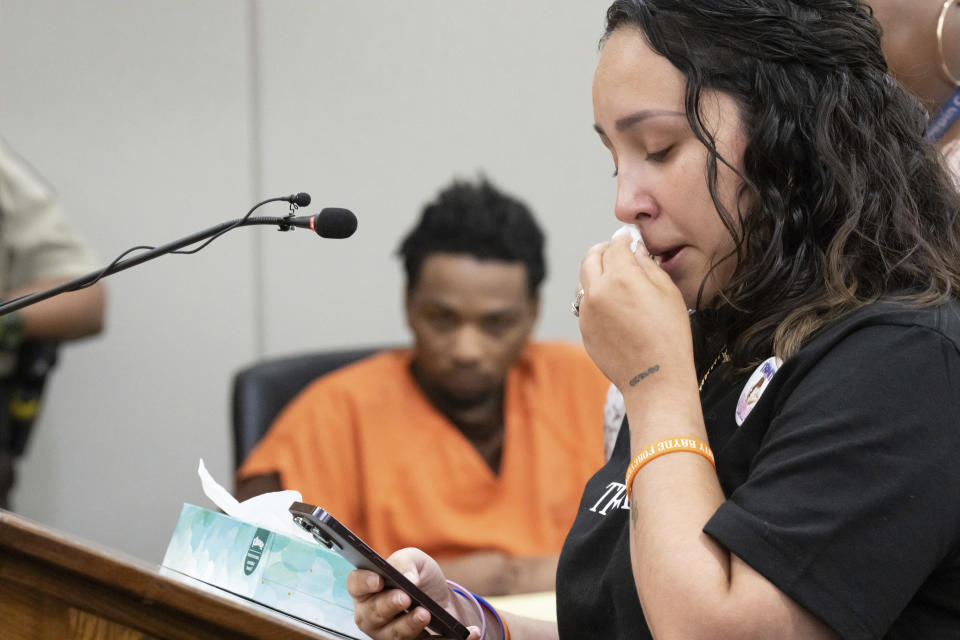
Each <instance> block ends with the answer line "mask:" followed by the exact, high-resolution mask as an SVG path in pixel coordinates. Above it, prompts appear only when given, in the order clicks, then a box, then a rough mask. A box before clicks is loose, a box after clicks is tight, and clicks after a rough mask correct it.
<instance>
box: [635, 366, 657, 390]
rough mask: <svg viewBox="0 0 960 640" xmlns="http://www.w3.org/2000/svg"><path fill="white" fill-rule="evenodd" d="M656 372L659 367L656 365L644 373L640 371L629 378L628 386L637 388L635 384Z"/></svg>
mask: <svg viewBox="0 0 960 640" xmlns="http://www.w3.org/2000/svg"><path fill="white" fill-rule="evenodd" d="M657 371H660V365H658V364H655V365H653V366H652V367H650V368H649V369H647V370H646V371H641V372H640V373H638V374H637V375H635V376H633V377H632V378H630V386H631V387H635V386H637V383H639V382H640V381H641V380H643V379H644V378H646V377H649V376H652V375H653V374H655V373H656V372H657Z"/></svg>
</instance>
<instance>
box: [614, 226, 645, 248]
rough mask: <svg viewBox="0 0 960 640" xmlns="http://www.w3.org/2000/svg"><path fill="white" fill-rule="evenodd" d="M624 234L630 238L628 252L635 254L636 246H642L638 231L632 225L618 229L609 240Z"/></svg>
mask: <svg viewBox="0 0 960 640" xmlns="http://www.w3.org/2000/svg"><path fill="white" fill-rule="evenodd" d="M625 234H626V235H629V236H630V251H632V252H633V253H636V252H637V246H638V245H639V246H643V238H642V237H641V236H640V230H639V229H637V227H636V226H634V225H632V224H625V225H623V226H622V227H620V228H619V229H617V230H616V231H614V232H613V236H612V237H611V238H610V239H611V240H613V238H616V237H617V236H622V235H625Z"/></svg>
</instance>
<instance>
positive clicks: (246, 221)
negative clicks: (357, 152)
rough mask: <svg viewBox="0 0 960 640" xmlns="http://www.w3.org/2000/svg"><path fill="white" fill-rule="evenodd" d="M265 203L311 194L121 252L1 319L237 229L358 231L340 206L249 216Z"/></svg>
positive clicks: (20, 301)
mask: <svg viewBox="0 0 960 640" xmlns="http://www.w3.org/2000/svg"><path fill="white" fill-rule="evenodd" d="M268 202H289V203H290V204H293V205H296V206H298V207H300V206H307V205H308V204H310V194H307V193H302V192H301V193H296V194H294V195H292V196H288V197H281V198H270V199H268V200H264V201H263V202H258V203H257V204H255V205H254V206H253V207H252V208H251V209H250V211H248V212H247V215H245V216H244V217H242V218H240V219H238V220H230V221H228V222H224V223H221V224H218V225H217V226H215V227H211V228H209V229H206V230H204V231H199V232H197V233H194V234H191V235H189V236H187V237H185V238H181V239H179V240H175V241H174V242H168V243H167V244H165V245H162V246H159V247H145V246H139V247H133V248H132V249H128V250H127V251H124V252H123V253H122V254H120V255H119V256H117V257H116V259H114V261H113V262H111V263H110V264H109V265H107V266H106V267H104V268H103V269H100V270H99V271H93V272H91V273H88V274H87V275H85V276H80V277H79V278H74V279H73V280H71V281H70V282H64V283H63V284H61V285H59V286H56V287H53V288H52V289H47V290H46V291H38V292H36V293H30V294H27V295H24V296H20V297H19V298H14V299H13V300H8V301H6V302H3V303H2V304H0V316H3V315H6V314H8V313H10V312H12V311H17V310H18V309H22V308H23V307H28V306H30V305H32V304H36V303H37V302H40V301H42V300H46V299H47V298H52V297H53V296H56V295H59V294H61V293H66V292H67V291H77V290H78V289H83V288H85V287H89V286H90V285H92V284H94V283H95V282H97V281H98V280H100V279H102V278H105V277H106V276H109V275H113V274H114V273H119V272H120V271H124V270H126V269H129V268H130V267H133V266H136V265H138V264H141V263H143V262H146V261H147V260H153V259H154V258H157V257H159V256H162V255H165V254H168V253H179V254H189V253H196V252H197V251H199V250H200V249H203V248H204V247H205V246H207V245H208V244H210V243H211V242H213V241H214V240H215V239H217V238H219V237H220V236H222V235H223V234H224V233H226V232H228V231H230V230H232V229H236V228H237V227H247V226H251V225H262V224H275V225H278V226H279V227H280V230H281V231H289V230H290V229H291V228H293V227H303V228H306V229H312V230H313V231H315V232H316V233H317V235H319V236H320V237H321V238H333V239H339V238H349V237H350V236H352V235H353V232H354V231H356V230H357V216H355V215H353V212H352V211H350V210H348V209H341V208H339V207H329V208H326V209H323V210H322V211H320V213H318V214H317V215H315V216H299V217H294V216H290V215H288V216H286V217H284V218H251V217H250V214H251V213H253V212H254V210H256V209H257V208H259V207H261V206H263V205H265V204H267V203H268ZM201 240H206V242H204V243H203V244H201V245H200V246H199V247H197V248H195V249H190V250H183V251H181V249H183V248H184V247H187V246H190V245H192V244H195V243H197V242H200V241H201ZM140 250H143V251H144V252H143V253H140V254H138V255H135V256H133V257H131V258H126V259H125V257H126V256H127V254H129V253H131V252H133V251H140Z"/></svg>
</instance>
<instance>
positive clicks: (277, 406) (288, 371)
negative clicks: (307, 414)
mask: <svg viewBox="0 0 960 640" xmlns="http://www.w3.org/2000/svg"><path fill="white" fill-rule="evenodd" d="M385 348H387V347H366V348H363V349H344V350H339V351H323V352H318V353H309V354H304V355H299V356H287V357H281V358H272V359H270V360H263V361H261V362H258V363H256V364H253V365H250V366H248V367H245V368H243V369H241V370H240V371H238V372H237V374H236V375H235V376H234V378H233V399H232V412H233V416H232V419H233V461H234V468H239V467H240V465H241V464H242V463H243V461H244V460H245V459H246V457H247V455H248V454H249V453H250V452H251V451H252V450H253V448H254V447H255V446H256V444H257V442H259V441H260V438H262V437H263V435H264V434H265V433H266V432H267V429H269V428H270V424H271V423H272V422H273V420H274V418H276V417H277V414H279V413H280V411H281V410H282V409H283V408H284V407H285V406H286V405H287V403H288V402H290V400H292V399H293V397H294V396H295V395H297V394H298V393H300V391H302V390H303V388H304V387H306V386H307V385H308V384H310V383H311V382H313V381H314V380H315V379H317V378H319V377H320V376H322V375H324V374H326V373H329V372H331V371H333V370H335V369H339V368H340V367H343V366H345V365H348V364H350V363H352V362H356V361H357V360H361V359H363V358H366V357H367V356H370V355H373V354H374V353H377V352H378V351H382V350H384V349H385Z"/></svg>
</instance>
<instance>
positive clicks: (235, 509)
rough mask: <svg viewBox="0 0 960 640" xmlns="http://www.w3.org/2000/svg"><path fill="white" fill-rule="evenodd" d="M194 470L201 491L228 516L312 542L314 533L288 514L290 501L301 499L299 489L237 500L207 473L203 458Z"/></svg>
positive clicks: (300, 500)
mask: <svg viewBox="0 0 960 640" xmlns="http://www.w3.org/2000/svg"><path fill="white" fill-rule="evenodd" d="M197 473H198V474H199V476H200V484H201V486H202V487H203V492H204V493H205V494H206V496H207V497H208V498H210V500H211V501H213V504H215V505H217V506H218V507H219V508H220V510H221V511H223V512H224V513H226V514H227V515H228V516H230V517H232V518H236V519H237V520H242V521H243V522H248V523H250V524H252V525H256V526H258V527H263V528H264V529H270V530H271V531H276V532H277V533H282V534H283V535H285V536H289V537H291V538H298V539H300V540H307V541H309V542H314V539H313V536H311V535H310V534H309V533H307V532H306V531H304V530H303V529H301V528H300V527H298V526H297V525H295V524H294V523H293V516H291V515H290V511H289V509H290V505H291V504H293V503H294V502H302V501H303V497H302V496H301V495H300V492H299V491H293V490H290V489H288V490H286V491H274V492H272V493H264V494H261V495H259V496H254V497H252V498H250V499H249V500H244V501H243V502H238V501H237V499H236V498H234V497H233V496H232V495H230V492H229V491H227V490H226V489H224V488H223V487H222V486H220V484H219V483H218V482H217V481H216V480H214V479H213V476H211V475H210V472H209V471H207V467H206V466H205V465H204V464H203V458H200V467H199V468H198V469H197Z"/></svg>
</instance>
